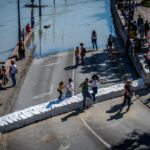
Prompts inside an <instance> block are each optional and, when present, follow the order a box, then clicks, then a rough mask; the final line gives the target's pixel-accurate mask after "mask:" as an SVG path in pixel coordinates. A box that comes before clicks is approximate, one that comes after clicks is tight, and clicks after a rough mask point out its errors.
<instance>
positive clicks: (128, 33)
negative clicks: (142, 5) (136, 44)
mask: <svg viewBox="0 0 150 150" xmlns="http://www.w3.org/2000/svg"><path fill="white" fill-rule="evenodd" d="M130 28H131V0H129V18H128V28H127V40H126V53H127V54H128V51H129V46H130Z"/></svg>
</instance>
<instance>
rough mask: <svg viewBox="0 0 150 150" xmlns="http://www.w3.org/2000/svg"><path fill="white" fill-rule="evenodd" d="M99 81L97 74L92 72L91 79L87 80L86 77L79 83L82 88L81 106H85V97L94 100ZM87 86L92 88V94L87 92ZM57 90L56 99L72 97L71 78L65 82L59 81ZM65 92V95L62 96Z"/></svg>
mask: <svg viewBox="0 0 150 150" xmlns="http://www.w3.org/2000/svg"><path fill="white" fill-rule="evenodd" d="M100 83H101V81H100V79H99V77H98V75H96V74H94V75H92V77H91V79H90V80H89V79H88V78H86V79H85V80H84V82H82V83H81V84H80V86H79V87H80V88H81V89H82V96H83V107H84V108H85V107H86V99H87V98H92V99H93V101H96V97H95V96H96V94H97V92H98V84H100ZM89 87H90V88H91V89H92V94H90V92H89ZM57 91H58V93H59V96H58V99H59V100H60V101H61V100H63V97H64V98H69V97H72V95H73V93H74V85H73V80H72V79H71V78H69V79H68V81H67V83H64V82H63V81H61V82H60V83H59V84H58V88H57ZM64 94H65V96H64Z"/></svg>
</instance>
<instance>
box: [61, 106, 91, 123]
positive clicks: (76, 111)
mask: <svg viewBox="0 0 150 150" xmlns="http://www.w3.org/2000/svg"><path fill="white" fill-rule="evenodd" d="M90 107H92V106H89V107H87V108H86V110H87V109H89V108H90ZM84 110H85V109H77V110H75V111H73V112H71V113H69V114H68V115H67V116H65V117H63V118H61V121H62V122H64V121H67V120H68V119H69V118H71V117H75V116H78V115H80V114H81V113H84V112H85V111H84Z"/></svg>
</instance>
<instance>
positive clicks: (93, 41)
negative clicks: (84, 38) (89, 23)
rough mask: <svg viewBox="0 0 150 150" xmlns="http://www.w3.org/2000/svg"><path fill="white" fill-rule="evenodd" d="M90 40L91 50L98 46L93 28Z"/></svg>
mask: <svg viewBox="0 0 150 150" xmlns="http://www.w3.org/2000/svg"><path fill="white" fill-rule="evenodd" d="M91 42H92V45H93V50H94V47H96V50H98V47H97V34H96V31H95V30H93V31H92V34H91Z"/></svg>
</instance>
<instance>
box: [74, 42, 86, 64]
mask: <svg viewBox="0 0 150 150" xmlns="http://www.w3.org/2000/svg"><path fill="white" fill-rule="evenodd" d="M85 55H86V48H85V47H84V44H83V43H80V49H79V47H78V46H77V47H76V49H75V60H76V66H78V65H79V60H80V59H81V64H82V65H84V63H85V62H84V58H85Z"/></svg>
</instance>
